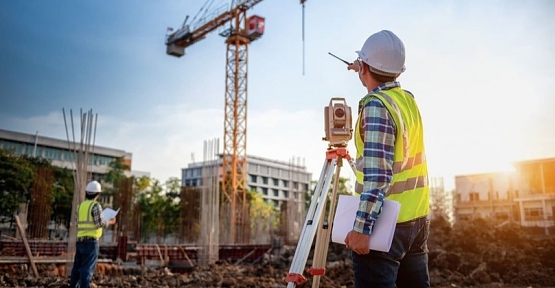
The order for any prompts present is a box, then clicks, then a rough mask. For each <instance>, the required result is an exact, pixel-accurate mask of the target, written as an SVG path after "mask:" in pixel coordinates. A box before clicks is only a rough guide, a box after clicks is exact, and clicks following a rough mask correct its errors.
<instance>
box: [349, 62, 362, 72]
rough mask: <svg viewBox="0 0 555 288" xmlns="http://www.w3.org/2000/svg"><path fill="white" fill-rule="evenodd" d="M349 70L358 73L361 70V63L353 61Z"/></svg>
mask: <svg viewBox="0 0 555 288" xmlns="http://www.w3.org/2000/svg"><path fill="white" fill-rule="evenodd" d="M347 70H354V71H355V72H357V73H358V70H360V63H359V62H358V60H355V61H353V63H351V64H349V65H347Z"/></svg>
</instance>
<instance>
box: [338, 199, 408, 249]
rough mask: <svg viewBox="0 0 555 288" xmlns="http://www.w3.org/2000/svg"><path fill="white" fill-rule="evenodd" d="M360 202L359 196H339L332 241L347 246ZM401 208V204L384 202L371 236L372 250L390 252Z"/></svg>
mask: <svg viewBox="0 0 555 288" xmlns="http://www.w3.org/2000/svg"><path fill="white" fill-rule="evenodd" d="M359 201H360V197H359V196H350V195H339V199H338V201H337V208H336V212H335V217H334V220H333V228H332V232H331V241H333V242H335V243H340V244H345V237H346V236H347V233H349V232H350V231H351V230H353V224H354V223H355V218H356V212H357V210H358V204H359ZM400 208H401V203H399V202H397V201H392V200H387V199H386V200H384V203H383V206H382V212H381V213H380V217H379V218H378V220H377V221H376V223H374V229H373V230H372V235H371V236H370V249H371V250H377V251H384V252H388V251H389V248H391V242H392V241H393V234H394V233H395V225H396V223H397V216H399V209H400Z"/></svg>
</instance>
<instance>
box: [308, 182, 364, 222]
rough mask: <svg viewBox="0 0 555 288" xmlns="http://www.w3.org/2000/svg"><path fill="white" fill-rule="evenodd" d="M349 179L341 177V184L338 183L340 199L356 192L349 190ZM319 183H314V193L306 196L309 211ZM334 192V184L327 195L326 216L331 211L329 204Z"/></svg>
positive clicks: (311, 192)
mask: <svg viewBox="0 0 555 288" xmlns="http://www.w3.org/2000/svg"><path fill="white" fill-rule="evenodd" d="M348 181H349V179H347V178H344V177H339V183H337V191H336V192H337V196H338V197H339V195H353V194H354V192H353V191H350V190H349V187H348V185H347V183H348ZM317 184H318V183H317V181H312V186H313V187H314V189H313V190H312V191H309V192H307V193H306V194H305V200H306V204H305V208H306V210H307V211H308V208H309V207H310V203H311V201H312V196H313V195H314V192H315V190H316V185H317ZM332 191H333V182H332V183H331V184H330V187H329V189H328V195H327V204H326V214H327V212H328V211H329V208H330V207H329V206H330V205H329V203H330V201H331V195H332Z"/></svg>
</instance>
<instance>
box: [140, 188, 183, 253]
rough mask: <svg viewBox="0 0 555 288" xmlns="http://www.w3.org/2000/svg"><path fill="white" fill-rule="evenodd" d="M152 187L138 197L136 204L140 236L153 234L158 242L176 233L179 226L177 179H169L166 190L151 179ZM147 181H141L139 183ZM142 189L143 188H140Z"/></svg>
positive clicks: (178, 189)
mask: <svg viewBox="0 0 555 288" xmlns="http://www.w3.org/2000/svg"><path fill="white" fill-rule="evenodd" d="M151 180H152V185H151V186H150V187H149V188H148V189H145V190H143V191H141V192H139V195H138V203H139V207H140V210H141V223H142V225H141V226H142V228H141V230H142V233H141V235H150V234H152V233H155V234H156V235H157V238H158V242H161V237H163V236H166V235H168V234H171V233H176V232H177V229H178V225H179V201H180V199H179V196H180V195H179V191H180V185H179V184H176V183H180V180H179V179H178V178H170V180H168V181H167V182H166V189H164V188H163V187H162V185H161V184H160V181H158V180H156V179H151ZM147 182H148V181H147V180H146V179H143V180H141V181H140V183H142V184H145V183H147ZM142 188H144V187H142Z"/></svg>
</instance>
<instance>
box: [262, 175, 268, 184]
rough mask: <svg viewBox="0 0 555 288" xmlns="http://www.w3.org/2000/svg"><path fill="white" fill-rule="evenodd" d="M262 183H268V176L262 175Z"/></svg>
mask: <svg viewBox="0 0 555 288" xmlns="http://www.w3.org/2000/svg"><path fill="white" fill-rule="evenodd" d="M262 184H266V185H268V177H264V176H263V177H262Z"/></svg>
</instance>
